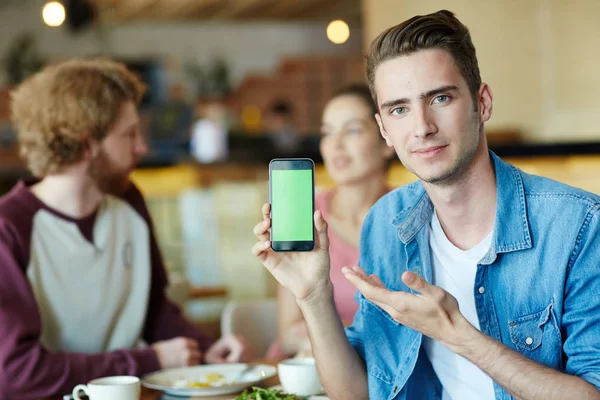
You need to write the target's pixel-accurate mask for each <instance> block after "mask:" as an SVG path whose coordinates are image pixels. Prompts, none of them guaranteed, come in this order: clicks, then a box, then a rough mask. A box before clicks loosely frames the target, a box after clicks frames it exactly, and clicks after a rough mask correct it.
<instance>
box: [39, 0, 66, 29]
mask: <svg viewBox="0 0 600 400" xmlns="http://www.w3.org/2000/svg"><path fill="white" fill-rule="evenodd" d="M65 15H66V14H65V7H64V6H63V5H62V4H61V3H59V2H58V1H50V2H48V3H46V4H45V5H44V8H43V9H42V18H43V19H44V23H45V24H46V25H48V26H52V27H56V26H61V25H62V24H63V22H65Z"/></svg>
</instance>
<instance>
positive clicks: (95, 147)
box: [83, 137, 100, 161]
mask: <svg viewBox="0 0 600 400" xmlns="http://www.w3.org/2000/svg"><path fill="white" fill-rule="evenodd" d="M99 153H100V142H98V141H97V140H94V139H92V138H91V137H89V138H88V139H87V141H86V150H85V152H84V155H83V159H84V160H86V161H89V160H93V159H94V158H96V157H97V156H98V154H99Z"/></svg>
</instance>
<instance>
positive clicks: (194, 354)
mask: <svg viewBox="0 0 600 400" xmlns="http://www.w3.org/2000/svg"><path fill="white" fill-rule="evenodd" d="M201 362H202V352H201V351H200V350H191V351H190V352H189V353H188V355H187V360H186V361H184V363H183V365H198V364H200V363H201Z"/></svg>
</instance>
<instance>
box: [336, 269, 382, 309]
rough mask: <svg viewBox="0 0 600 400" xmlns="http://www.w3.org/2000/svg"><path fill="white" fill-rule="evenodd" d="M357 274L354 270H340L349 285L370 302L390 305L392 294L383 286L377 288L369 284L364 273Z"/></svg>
mask: <svg viewBox="0 0 600 400" xmlns="http://www.w3.org/2000/svg"><path fill="white" fill-rule="evenodd" d="M360 271H361V272H362V274H361V273H358V272H356V271H354V269H351V268H348V267H344V268H342V272H343V273H344V275H345V276H346V279H348V281H349V282H350V283H352V284H353V285H354V286H356V288H357V289H358V290H359V291H360V292H361V293H362V294H363V296H365V297H366V298H367V299H369V300H371V301H377V302H383V303H386V304H387V303H390V301H391V299H390V296H391V295H392V292H390V291H389V290H387V289H386V288H385V286H377V285H374V284H373V283H371V281H370V279H369V277H368V276H367V275H366V274H365V273H364V271H362V270H360Z"/></svg>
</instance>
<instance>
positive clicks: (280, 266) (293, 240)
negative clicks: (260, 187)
mask: <svg viewBox="0 0 600 400" xmlns="http://www.w3.org/2000/svg"><path fill="white" fill-rule="evenodd" d="M274 161H275V160H274ZM309 162H310V163H311V164H312V160H309ZM275 164H276V163H275V162H272V163H271V164H270V172H271V179H270V186H271V201H272V202H273V205H272V206H271V204H268V203H267V204H265V205H263V208H262V215H263V220H262V221H260V222H259V223H258V224H256V226H255V227H254V234H255V235H256V237H257V238H258V242H257V243H256V244H255V245H254V246H253V247H252V253H253V254H254V255H255V256H256V257H257V258H258V259H259V260H260V262H261V263H262V264H263V265H264V266H265V267H266V268H267V269H268V270H269V272H271V274H272V275H273V276H274V277H275V279H277V281H278V282H279V283H280V284H281V285H282V286H283V287H285V288H287V289H289V290H290V291H291V292H292V293H293V294H294V296H295V297H296V298H297V299H298V300H304V299H306V298H307V297H309V296H311V295H313V294H316V292H315V291H319V290H324V291H325V292H324V293H323V294H324V295H325V297H324V298H329V297H330V295H331V293H330V292H331V290H332V289H331V285H330V284H328V282H330V281H329V238H328V237H327V223H326V222H325V220H324V219H323V217H322V215H321V213H320V212H319V211H316V212H314V213H313V212H312V210H313V209H314V189H313V188H314V184H313V172H312V171H313V167H312V165H311V167H310V169H309V172H304V173H303V174H308V178H306V177H304V178H300V180H298V175H295V174H293V173H292V174H291V175H280V176H279V178H277V176H278V173H275V174H272V173H273V171H278V169H277V167H278V166H277V165H275ZM274 167H275V168H274ZM301 169H302V168H301ZM283 171H289V170H283ZM301 175H302V174H300V176H301ZM283 181H285V182H287V183H283V184H281V182H283ZM294 182H295V185H299V187H298V188H296V190H298V189H300V190H299V191H298V192H293V194H294V195H295V196H296V197H298V198H294V199H290V198H289V196H288V197H286V196H285V193H289V192H287V191H286V189H289V186H290V185H291V186H294V185H293V184H292V183H294ZM308 182H310V183H308ZM291 190H293V189H291ZM280 195H281V196H282V197H280ZM300 196H302V199H299V197H300ZM298 200H302V201H301V202H300V203H302V204H301V205H299V204H300V203H299V202H298ZM307 202H308V205H307ZM306 209H308V210H309V211H306ZM289 214H291V215H289ZM286 215H287V216H288V218H286ZM295 219H296V220H297V221H296V222H298V223H299V224H302V227H300V228H298V227H293V229H290V227H289V224H291V223H294V220H295ZM290 221H291V222H290ZM315 230H316V232H315ZM307 242H308V243H307Z"/></svg>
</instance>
